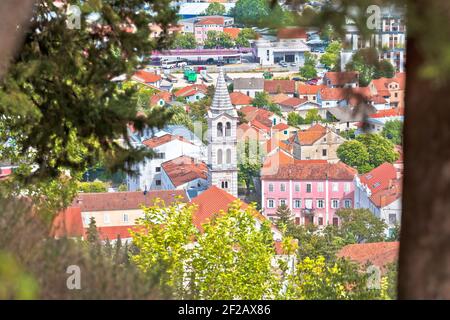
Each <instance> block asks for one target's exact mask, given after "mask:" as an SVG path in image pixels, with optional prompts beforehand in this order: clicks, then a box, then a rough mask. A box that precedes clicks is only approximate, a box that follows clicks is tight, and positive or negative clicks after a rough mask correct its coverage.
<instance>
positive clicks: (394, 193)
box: [370, 179, 402, 208]
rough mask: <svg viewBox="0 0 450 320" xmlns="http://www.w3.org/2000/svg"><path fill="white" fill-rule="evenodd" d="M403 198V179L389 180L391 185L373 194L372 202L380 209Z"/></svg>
mask: <svg viewBox="0 0 450 320" xmlns="http://www.w3.org/2000/svg"><path fill="white" fill-rule="evenodd" d="M401 197H402V181H401V179H394V180H389V185H388V186H387V187H386V188H385V189H383V190H380V191H378V192H377V193H372V195H371V196H370V201H372V203H373V204H374V205H375V206H377V207H378V208H383V207H385V206H388V205H390V204H391V203H392V202H394V201H396V200H398V199H400V198H401Z"/></svg>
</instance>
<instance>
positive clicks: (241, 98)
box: [230, 92, 252, 106]
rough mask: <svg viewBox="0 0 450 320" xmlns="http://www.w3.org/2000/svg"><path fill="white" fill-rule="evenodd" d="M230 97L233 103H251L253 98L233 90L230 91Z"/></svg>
mask: <svg viewBox="0 0 450 320" xmlns="http://www.w3.org/2000/svg"><path fill="white" fill-rule="evenodd" d="M230 99H231V104H232V105H235V106H236V105H239V106H241V105H249V104H251V103H252V98H250V97H249V96H248V95H246V94H243V93H242V92H232V93H230Z"/></svg>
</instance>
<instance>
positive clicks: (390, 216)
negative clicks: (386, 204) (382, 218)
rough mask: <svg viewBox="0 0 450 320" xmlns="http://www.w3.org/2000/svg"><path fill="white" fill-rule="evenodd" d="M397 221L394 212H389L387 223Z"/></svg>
mask: <svg viewBox="0 0 450 320" xmlns="http://www.w3.org/2000/svg"><path fill="white" fill-rule="evenodd" d="M396 223H397V215H396V214H395V213H390V214H389V224H396Z"/></svg>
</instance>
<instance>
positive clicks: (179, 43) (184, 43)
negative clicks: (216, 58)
mask: <svg viewBox="0 0 450 320" xmlns="http://www.w3.org/2000/svg"><path fill="white" fill-rule="evenodd" d="M171 47H172V48H173V49H195V48H197V41H196V40H195V36H194V34H193V33H185V34H182V33H177V34H176V36H175V40H174V41H173V43H172V46H171Z"/></svg>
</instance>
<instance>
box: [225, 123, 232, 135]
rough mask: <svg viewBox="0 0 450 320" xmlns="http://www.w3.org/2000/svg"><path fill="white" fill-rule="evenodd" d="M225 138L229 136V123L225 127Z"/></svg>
mask: <svg viewBox="0 0 450 320" xmlns="http://www.w3.org/2000/svg"><path fill="white" fill-rule="evenodd" d="M225 136H227V137H229V136H231V122H227V124H226V126H225Z"/></svg>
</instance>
